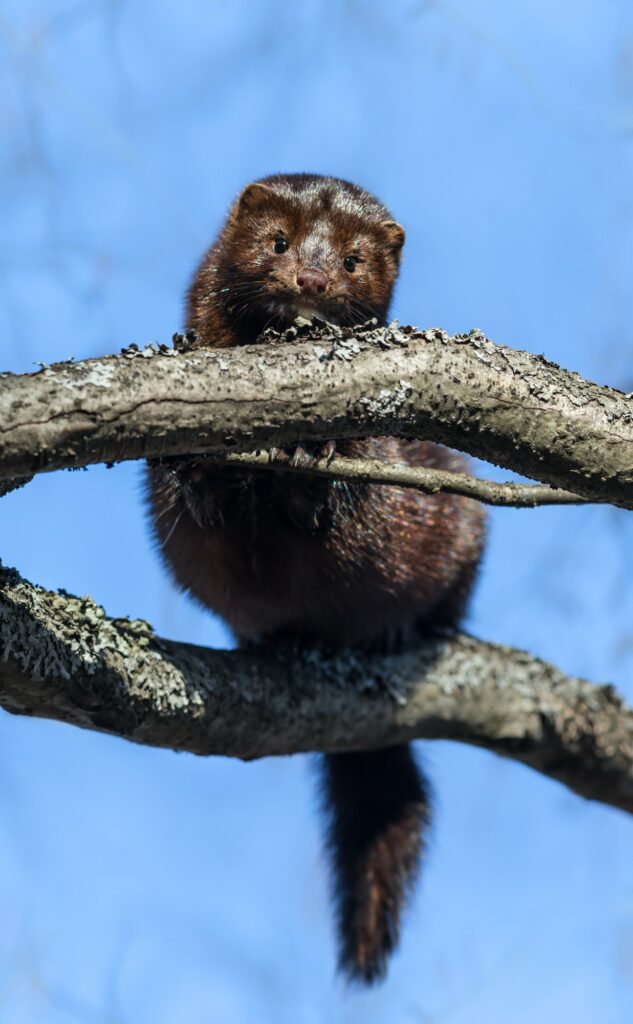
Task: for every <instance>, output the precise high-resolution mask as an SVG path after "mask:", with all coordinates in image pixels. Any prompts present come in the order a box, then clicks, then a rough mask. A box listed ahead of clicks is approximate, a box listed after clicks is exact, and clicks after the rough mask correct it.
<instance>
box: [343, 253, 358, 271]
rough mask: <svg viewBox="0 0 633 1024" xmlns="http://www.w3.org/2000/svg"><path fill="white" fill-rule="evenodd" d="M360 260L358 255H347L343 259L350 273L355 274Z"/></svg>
mask: <svg viewBox="0 0 633 1024" xmlns="http://www.w3.org/2000/svg"><path fill="white" fill-rule="evenodd" d="M358 262H359V258H358V256H346V257H345V259H344V260H343V266H344V267H345V269H346V270H348V271H349V273H350V274H353V273H354V271H355V270H356V264H357V263H358Z"/></svg>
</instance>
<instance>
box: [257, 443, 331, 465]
mask: <svg viewBox="0 0 633 1024" xmlns="http://www.w3.org/2000/svg"><path fill="white" fill-rule="evenodd" d="M268 454H269V458H270V461H271V462H281V463H283V462H287V463H288V464H289V465H290V466H292V467H293V468H294V469H312V468H313V467H314V466H316V465H317V463H319V462H321V461H322V460H323V459H325V461H326V464H329V463H330V462H331V461H332V459H333V458H334V455H335V454H336V441H325V442H324V443H322V442H320V441H314V442H310V441H306V442H304V444H298V445H297V446H296V448H294V450H292V451H289V450H288V449H287V448H270V449H269V452H268Z"/></svg>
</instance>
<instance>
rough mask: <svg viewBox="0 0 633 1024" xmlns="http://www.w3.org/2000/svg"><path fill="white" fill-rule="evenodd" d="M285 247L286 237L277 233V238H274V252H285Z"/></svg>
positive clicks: (286, 245) (286, 246)
mask: <svg viewBox="0 0 633 1024" xmlns="http://www.w3.org/2000/svg"><path fill="white" fill-rule="evenodd" d="M287 248H288V243H287V241H286V239H285V238H284V237H283V235H278V236H277V238H276V239H275V244H274V245H273V250H274V252H276V253H279V254H280V255H281V253H282V252H285V251H286V249H287Z"/></svg>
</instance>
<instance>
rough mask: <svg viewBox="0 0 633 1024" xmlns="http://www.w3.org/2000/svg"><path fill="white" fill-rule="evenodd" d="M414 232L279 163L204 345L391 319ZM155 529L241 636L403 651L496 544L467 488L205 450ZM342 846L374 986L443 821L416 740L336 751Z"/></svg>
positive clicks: (381, 445)
mask: <svg viewBox="0 0 633 1024" xmlns="http://www.w3.org/2000/svg"><path fill="white" fill-rule="evenodd" d="M404 237H405V234H404V230H403V228H402V227H401V226H400V225H399V224H398V223H397V222H396V221H395V220H394V219H393V217H392V216H391V214H390V213H389V211H388V210H387V209H386V207H385V206H384V205H383V204H382V203H381V202H380V201H379V200H378V199H376V198H375V197H374V196H373V195H371V194H370V193H369V192H367V191H365V190H364V189H363V188H360V187H359V186H357V185H354V184H351V183H350V182H347V181H342V180H339V179H337V178H331V177H322V176H319V175H309V174H280V175H274V176H271V177H267V178H264V179H262V180H260V181H256V182H253V183H252V184H250V185H248V186H247V187H246V188H245V189H244V190H243V191H242V192H241V194H240V195H239V196H238V198H237V199H236V200H235V202H234V204H233V205H232V207H231V209H230V211H229V214H228V218H227V220H226V223H225V225H224V227H223V228H222V230H221V232H220V234H219V236H218V238H217V240H216V241H215V243H214V244H213V245H212V246H211V248H210V249H209V250H208V251H207V253H206V254H205V256H204V258H203V259H202V262H201V264H200V266H199V267H198V270H197V272H196V274H195V276H194V278H193V282H192V284H191V287H190V289H189V292H188V301H187V327H188V329H190V330H191V331H193V332H195V335H194V338H195V340H194V342H193V344H195V345H199V346H203V347H209V348H216V347H232V346H236V345H248V344H251V343H253V342H255V340H256V339H257V338H258V336H259V335H260V334H261V333H262V332H263V331H264V330H265V329H266V328H267V327H270V326H272V327H274V328H277V329H278V330H280V331H282V330H283V329H284V328H286V327H288V326H289V325H290V324H291V323H292V322H293V321H294V320H295V318H296V317H297V316H299V315H302V316H307V317H310V316H315V315H316V316H318V317H319V318H321V319H323V320H326V321H329V322H331V323H333V324H339V325H355V324H361V323H363V322H365V321H367V320H369V319H371V318H375V319H376V321H377V322H378V323H379V324H384V323H386V319H387V316H388V312H389V305H390V301H391V295H392V291H393V287H394V284H395V281H396V278H397V276H398V270H399V265H400V257H401V251H402V246H403V243H404ZM333 451H336V452H337V453H339V454H342V455H354V456H357V457H366V458H371V459H380V460H382V461H385V462H401V463H407V464H409V465H412V466H429V467H437V468H441V469H448V470H454V471H458V470H460V469H463V467H464V462H463V459H462V457H461V456H460V455H457V454H456V453H454V452H451V451H449V450H447V449H445V448H443V447H441V446H440V445H437V444H434V443H431V442H426V441H410V440H403V439H399V438H393V437H378V438H370V439H360V440H344V441H341V440H338V441H337V440H336V439H332V440H331V441H330V442H328V443H327V444H326V445H323V446H320V445H315V444H314V443H312V444H304V445H298V446H297V448H296V450H294V451H291V452H286V451H283V450H279V449H274V450H272V452H271V456H272V457H273V458H276V459H280V460H282V461H283V460H284V459H292V460H293V462H294V463H295V464H296V465H301V464H304V465H309V463H310V461H311V460H312V459H314V458H317V457H318V456H320V455H321V454H322V453H323V452H326V453H328V454H331V453H332V452H333ZM148 491H149V502H150V512H151V516H152V519H153V528H154V532H155V537H156V540H157V543H158V546H159V549H160V551H161V554H162V557H163V558H164V560H165V562H166V565H167V567H168V569H169V571H170V573H171V575H172V577H173V579H174V580H175V582H176V583H177V584H178V585H179V586H180V587H181V588H183V589H184V590H186V591H188V592H189V594H191V595H193V597H194V598H196V599H197V600H198V601H199V602H201V603H202V604H203V605H204V606H205V607H206V608H208V609H210V610H212V611H213V612H216V613H217V614H219V615H220V616H221V617H222V618H223V619H224V620H225V622H226V623H227V624H228V625H229V627H230V628H231V629H232V631H233V633H234V635H235V637H236V638H237V640H238V641H240V642H247V641H252V640H259V641H266V642H270V643H273V642H275V641H277V640H286V639H288V638H292V639H293V640H294V641H296V642H299V643H302V644H315V643H316V644H320V645H322V646H325V647H327V648H329V649H337V648H341V647H348V646H351V645H353V646H356V647H361V648H371V649H374V650H375V649H392V650H393V649H394V646H395V647H397V648H400V649H401V648H403V647H404V646H405V645H406V644H410V643H414V642H415V641H416V639H418V638H420V637H423V636H424V635H428V634H429V633H430V632H431V631H433V630H436V629H437V628H438V627H447V628H452V627H456V626H457V625H458V624H459V622H460V620H461V618H462V616H463V614H464V612H465V608H466V604H467V600H468V597H469V594H470V591H471V587H472V584H473V581H474V578H475V575H476V571H477V567H478V564H479V560H480V556H481V552H482V546H483V541H484V514H483V510H482V507H481V506H480V505H479V504H478V503H476V502H474V501H472V500H471V499H468V498H462V497H458V496H453V495H448V494H432V495H424V494H421V493H419V492H417V491H414V490H411V489H406V488H400V487H393V486H383V485H378V484H367V483H358V484H356V483H354V484H351V483H346V482H341V481H333V480H329V479H326V478H323V477H311V476H309V475H307V474H306V475H305V476H297V475H296V474H288V473H287V474H283V473H267V472H261V471H260V472H257V471H252V472H246V471H242V470H236V469H235V468H233V467H231V468H230V469H228V468H225V469H220V468H218V467H217V464H216V465H213V464H211V463H210V462H209V461H208V460H206V461H205V459H204V458H197V459H187V458H183V459H175V460H173V459H172V460H169V461H167V462H165V463H163V464H157V465H153V466H150V468H149V470H148ZM321 763H322V789H323V800H324V806H325V813H326V818H327V836H326V843H327V849H328V852H329V857H330V860H331V875H332V888H333V896H334V901H335V907H336V913H337V918H338V938H339V965H340V967H341V968H342V969H343V971H344V972H345V974H346V975H347V976H348V978H349V979H351V980H355V981H361V982H366V983H372V982H374V981H376V980H378V979H380V978H381V977H382V976H383V975H384V973H385V970H386V965H387V960H388V956H389V954H390V952H391V951H392V950H393V949H394V948H395V946H396V945H397V943H398V939H399V931H400V922H401V916H402V911H403V908H404V904H405V902H406V898H407V896H408V894H409V892H410V891H411V889H412V886H413V883H414V881H415V879H416V876H417V873H418V864H419V861H420V856H421V853H422V851H423V847H424V843H425V834H426V831H427V827H428V822H429V817H430V810H429V803H430V801H429V788H428V785H427V782H426V780H425V778H424V776H423V774H422V772H421V771H420V770H419V768H418V766H417V765H416V762H415V760H414V757H413V754H412V751H411V749H410V747H408V746H394V747H391V748H388V749H383V750H375V751H368V752H353V753H341V754H332V755H325V756H324V757H323V758H322V759H321Z"/></svg>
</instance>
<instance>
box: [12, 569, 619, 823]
mask: <svg viewBox="0 0 633 1024" xmlns="http://www.w3.org/2000/svg"><path fill="white" fill-rule="evenodd" d="M0 704H1V705H2V706H3V707H4V708H6V710H8V711H11V712H14V713H16V714H23V715H36V716H40V717H45V718H52V719H57V720H58V721H62V722H69V723H71V724H73V725H79V726H82V727H85V728H90V729H98V730H101V731H105V732H109V733H113V734H115V735H118V736H122V737H124V738H126V739H129V740H134V741H136V742H138V743H146V744H150V745H154V746H161V747H171V748H172V749H174V750H189V751H192V752H193V753H197V754H223V755H228V756H232V757H239V758H243V759H247V760H248V759H252V758H257V757H264V756H268V755H274V754H292V753H295V752H299V751H344V750H367V749H372V748H377V747H382V746H388V745H391V744H394V743H402V742H405V741H409V740H413V739H452V740H460V741H462V742H465V743H471V744H475V745H477V746H481V747H486V748H487V749H489V750H492V751H495V752H496V753H498V754H503V755H506V756H509V757H513V758H515V759H516V760H518V761H522V762H523V763H524V764H527V765H530V766H531V767H532V768H535V769H537V770H538V771H540V772H543V773H545V774H546V775H549V776H551V777H552V778H554V779H558V780H559V781H560V782H563V783H564V784H565V785H567V786H568V787H569V788H570V789H572V790H574V791H575V792H576V793H579V794H580V795H582V796H584V797H588V798H591V799H594V800H600V801H602V802H604V803H607V804H612V805H613V806H616V807H620V808H622V809H623V810H626V811H633V709H631V708H629V707H628V706H627V705H626V704H625V703H624V702H623V700H622V698H621V697H620V696H619V695H618V694H617V693H616V691H615V690H614V688H613V687H612V686H593V685H591V684H590V683H588V682H585V681H584V680H581V679H577V678H575V677H571V676H565V675H563V673H562V672H560V671H559V670H558V669H556V668H554V667H553V666H552V665H549V664H547V663H546V662H543V661H540V660H539V659H537V658H533V657H531V656H530V655H528V654H526V653H524V652H522V651H517V650H513V649H512V648H509V647H502V646H500V645H497V644H489V643H484V642H482V641H480V640H475V639H474V638H473V637H470V636H467V635H465V634H460V633H458V634H454V635H443V636H436V637H434V638H431V639H429V640H427V641H426V642H425V643H423V644H421V645H420V646H419V647H418V648H416V649H415V650H412V651H408V652H406V653H403V654H399V655H389V656H386V655H376V654H368V653H363V652H360V651H346V652H340V653H337V654H327V653H325V652H323V651H320V650H314V649H310V650H306V649H303V650H300V649H298V648H288V647H284V648H273V647H269V648H263V647H260V648H252V649H247V650H240V651H214V650H206V649H204V648H200V647H195V646H193V645H190V644H182V643H175V642H173V641H169V640H164V639H161V638H160V637H156V636H155V635H154V634H153V632H152V629H151V627H150V626H149V625H148V624H147V623H145V622H141V621H131V620H129V619H110V618H108V617H107V616H106V615H105V612H104V611H103V609H102V608H100V607H99V606H98V605H96V604H95V603H94V602H93V601H92V600H91V599H90V598H76V597H72V596H70V595H68V594H65V593H64V592H60V593H51V592H48V591H46V590H43V589H42V588H40V587H35V586H32V585H31V584H29V583H26V582H25V581H24V580H22V579H21V578H20V576H19V575H18V574H17V573H16V572H15V571H14V570H10V569H1V570H0Z"/></svg>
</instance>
